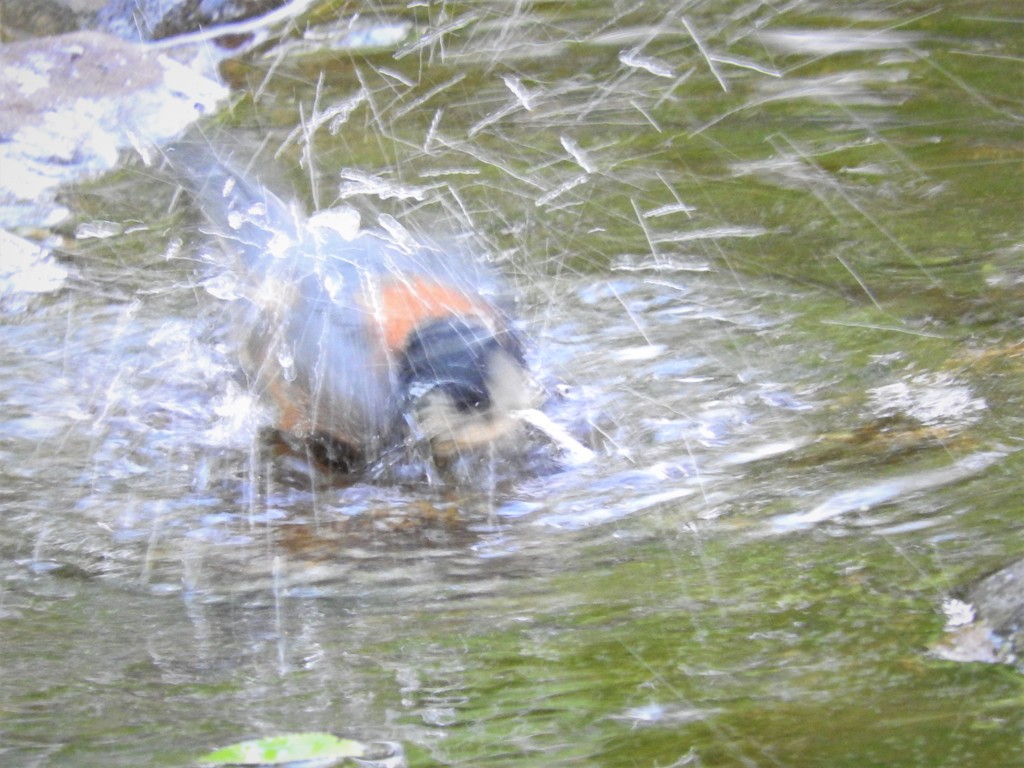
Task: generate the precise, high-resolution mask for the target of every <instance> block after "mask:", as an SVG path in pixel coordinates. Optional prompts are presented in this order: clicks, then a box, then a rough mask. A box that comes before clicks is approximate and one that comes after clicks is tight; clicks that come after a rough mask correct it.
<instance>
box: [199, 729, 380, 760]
mask: <svg viewBox="0 0 1024 768" xmlns="http://www.w3.org/2000/svg"><path fill="white" fill-rule="evenodd" d="M365 753H366V748H365V746H364V745H363V744H362V743H361V742H358V741H354V740H353V739H339V738H338V737H337V736H334V735H333V734H330V733H289V734H285V735H283V736H269V737H267V738H265V739H253V740H251V741H240V742H238V743H237V744H232V745H231V746H228V747H223V748H222V749H218V750H216V751H214V752H211V753H210V754H208V755H204V756H203V757H201V758H199V762H200V763H202V764H203V765H243V766H244V765H251V766H257V765H289V764H293V763H301V764H303V765H318V766H321V765H322V766H327V765H331V764H333V763H334V762H335V761H337V760H342V759H344V758H346V757H362V756H363V755H364V754H365Z"/></svg>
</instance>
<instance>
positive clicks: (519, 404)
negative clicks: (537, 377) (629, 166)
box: [400, 317, 535, 458]
mask: <svg viewBox="0 0 1024 768" xmlns="http://www.w3.org/2000/svg"><path fill="white" fill-rule="evenodd" d="M400 376H401V381H402V386H403V388H404V392H405V393H406V402H407V406H406V414H407V417H408V418H410V419H411V422H412V426H413V429H414V432H415V433H416V434H417V435H418V436H419V437H420V438H421V439H425V440H427V441H429V443H430V445H431V448H432V451H433V453H434V455H435V456H436V457H439V458H444V457H448V456H452V455H454V454H457V453H459V452H461V451H463V450H466V449H472V448H474V447H480V446H485V445H488V444H491V443H494V442H496V441H499V440H501V439H503V438H506V437H507V436H509V435H510V434H512V433H514V432H515V431H516V430H517V428H518V425H519V424H520V422H519V421H518V419H516V417H515V412H516V411H518V410H521V409H524V408H529V407H531V406H532V405H533V401H534V399H535V395H534V392H533V386H532V382H531V380H530V376H529V373H528V372H527V369H526V363H525V360H524V358H523V349H522V344H521V342H520V341H519V339H518V337H516V335H515V334H514V333H513V332H511V331H508V330H502V331H497V332H496V331H494V330H493V329H492V328H490V327H489V326H488V325H487V324H486V323H485V322H483V321H482V320H480V319H477V318H466V317H443V318H435V319H432V320H429V321H428V322H426V323H424V324H423V325H421V326H420V327H418V328H416V329H415V330H414V331H413V332H412V333H411V334H410V336H409V338H408V340H407V343H406V345H405V349H404V353H403V357H402V363H401V369H400Z"/></svg>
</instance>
